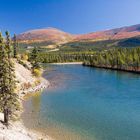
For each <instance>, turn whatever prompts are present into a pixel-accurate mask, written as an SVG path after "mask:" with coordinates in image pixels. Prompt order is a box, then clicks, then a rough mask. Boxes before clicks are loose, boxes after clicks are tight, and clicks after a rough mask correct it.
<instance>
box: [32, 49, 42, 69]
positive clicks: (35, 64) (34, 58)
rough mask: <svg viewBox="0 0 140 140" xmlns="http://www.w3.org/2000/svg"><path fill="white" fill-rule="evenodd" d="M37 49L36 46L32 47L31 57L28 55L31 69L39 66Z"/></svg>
mask: <svg viewBox="0 0 140 140" xmlns="http://www.w3.org/2000/svg"><path fill="white" fill-rule="evenodd" d="M37 57H38V50H37V48H36V47H34V49H33V50H32V52H31V57H30V61H31V63H32V69H38V68H40V64H39V62H38V58H37Z"/></svg>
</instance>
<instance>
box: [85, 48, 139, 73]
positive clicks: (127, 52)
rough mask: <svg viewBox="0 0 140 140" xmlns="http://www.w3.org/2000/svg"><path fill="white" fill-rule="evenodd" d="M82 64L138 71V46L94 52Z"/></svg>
mask: <svg viewBox="0 0 140 140" xmlns="http://www.w3.org/2000/svg"><path fill="white" fill-rule="evenodd" d="M84 65H88V66H93V67H102V68H110V69H118V70H126V71H134V72H140V48H131V49H130V48H115V49H111V50H107V51H102V52H96V53H95V54H94V55H92V56H90V57H89V59H88V60H85V61H84Z"/></svg>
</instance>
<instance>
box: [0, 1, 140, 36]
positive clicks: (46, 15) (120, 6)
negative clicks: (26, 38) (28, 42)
mask: <svg viewBox="0 0 140 140" xmlns="http://www.w3.org/2000/svg"><path fill="white" fill-rule="evenodd" d="M139 23H140V0H0V29H1V30H2V31H5V30H9V31H10V32H11V33H12V34H13V33H16V34H18V33H21V32H24V31H27V30H31V29H37V28H46V27H55V28H59V29H61V30H64V31H66V32H70V33H73V34H81V33H87V32H93V31H98V30H104V29H111V28H115V27H121V26H127V25H133V24H139Z"/></svg>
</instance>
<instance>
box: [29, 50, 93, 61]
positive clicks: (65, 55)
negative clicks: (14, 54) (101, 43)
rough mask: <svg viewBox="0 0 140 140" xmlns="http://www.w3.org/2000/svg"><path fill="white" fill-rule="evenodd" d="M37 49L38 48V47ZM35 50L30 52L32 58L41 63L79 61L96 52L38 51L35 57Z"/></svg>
mask: <svg viewBox="0 0 140 140" xmlns="http://www.w3.org/2000/svg"><path fill="white" fill-rule="evenodd" d="M36 49H37V48H36ZM35 54H36V53H35V50H34V49H33V51H32V53H30V55H29V58H30V60H34V61H35V60H36V61H37V62H40V63H64V62H79V61H82V62H83V61H84V60H87V58H88V57H89V56H90V55H92V54H94V52H90V51H89V52H88V51H87V52H86V51H85V52H50V53H47V52H38V53H37V56H36V59H34V57H32V56H34V55H35Z"/></svg>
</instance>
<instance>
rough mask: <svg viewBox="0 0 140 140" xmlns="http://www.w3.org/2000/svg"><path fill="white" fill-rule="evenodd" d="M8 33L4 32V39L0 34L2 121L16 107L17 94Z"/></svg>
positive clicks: (5, 119) (7, 117)
mask: <svg viewBox="0 0 140 140" xmlns="http://www.w3.org/2000/svg"><path fill="white" fill-rule="evenodd" d="M11 52H12V51H11V40H10V35H9V33H8V32H6V41H5V42H4V39H3V37H2V34H0V108H1V111H3V113H4V123H5V124H6V125H8V121H9V117H10V116H11V115H12V114H13V112H14V111H15V110H17V109H18V107H19V104H18V96H17V94H16V93H15V88H16V82H15V71H14V63H13V62H12V55H11Z"/></svg>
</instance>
